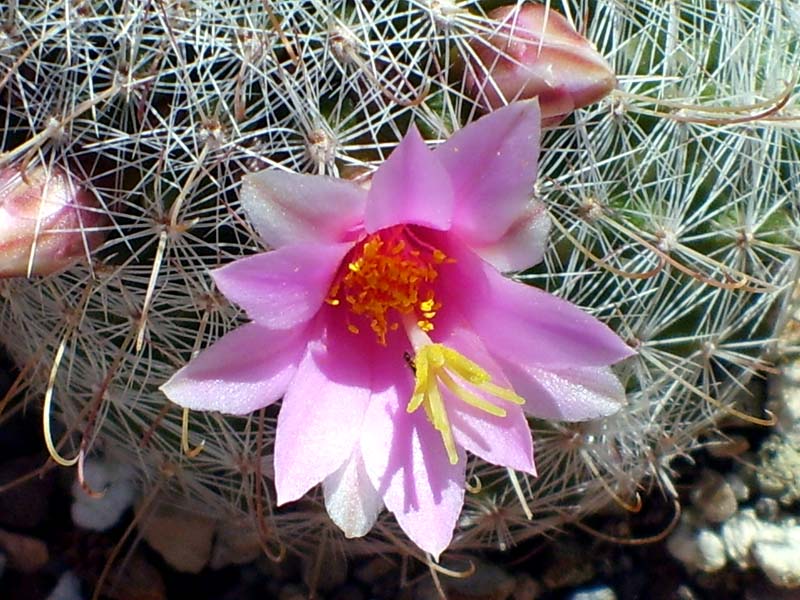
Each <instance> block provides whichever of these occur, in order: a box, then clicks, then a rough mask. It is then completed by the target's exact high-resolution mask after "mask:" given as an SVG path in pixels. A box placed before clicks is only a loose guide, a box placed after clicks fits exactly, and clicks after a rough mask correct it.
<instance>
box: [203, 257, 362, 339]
mask: <svg viewBox="0 0 800 600" xmlns="http://www.w3.org/2000/svg"><path fill="white" fill-rule="evenodd" d="M350 247H351V244H311V243H307V244H295V245H292V246H284V247H283V248H279V249H278V250H274V251H272V252H264V253H261V254H255V255H253V256H248V257H246V258H240V259H239V260H235V261H233V262H232V263H229V264H227V265H225V266H224V267H222V268H220V269H217V270H215V271H213V272H212V273H211V275H212V277H213V278H214V281H215V282H216V284H217V287H218V288H219V289H220V291H221V292H222V293H223V294H224V295H225V297H226V298H227V299H228V300H230V301H232V302H234V303H235V304H238V305H239V306H241V307H242V308H244V309H245V310H246V311H247V314H248V316H249V317H250V318H251V319H253V320H254V321H256V322H258V323H259V324H261V325H263V326H265V327H269V328H272V329H289V328H291V327H296V326H297V325H299V324H301V323H305V322H306V321H308V320H309V319H311V318H312V317H313V316H314V315H315V314H317V311H319V309H320V306H322V304H323V302H324V300H325V297H326V296H327V294H328V291H329V289H330V286H331V282H332V280H333V277H334V276H335V274H336V271H337V269H338V268H339V265H340V263H341V262H342V258H344V255H345V254H346V253H347V251H348V250H349V249H350Z"/></svg>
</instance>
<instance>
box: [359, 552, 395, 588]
mask: <svg viewBox="0 0 800 600" xmlns="http://www.w3.org/2000/svg"><path fill="white" fill-rule="evenodd" d="M395 568H396V565H395V563H394V562H393V561H392V560H390V559H389V558H387V557H385V556H376V557H375V558H373V559H371V560H370V561H368V562H367V563H366V564H363V565H361V566H360V567H358V568H357V569H356V572H355V573H354V575H355V578H356V579H357V580H358V581H360V582H361V583H366V584H373V583H376V582H377V581H378V580H379V579H380V578H381V577H383V576H385V575H387V574H388V573H390V572H391V571H392V570H393V569H395Z"/></svg>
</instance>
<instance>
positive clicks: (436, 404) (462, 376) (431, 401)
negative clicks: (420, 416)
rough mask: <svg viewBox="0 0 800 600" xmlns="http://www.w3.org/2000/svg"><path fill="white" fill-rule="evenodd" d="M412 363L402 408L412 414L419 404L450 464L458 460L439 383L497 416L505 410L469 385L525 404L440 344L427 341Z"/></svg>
mask: <svg viewBox="0 0 800 600" xmlns="http://www.w3.org/2000/svg"><path fill="white" fill-rule="evenodd" d="M413 365H414V371H415V384H414V393H413V394H412V396H411V401H410V402H409V403H408V406H407V407H406V411H407V412H409V413H413V412H414V411H416V410H417V409H418V408H419V407H420V406H422V408H423V409H424V410H425V414H426V415H427V417H428V420H429V421H430V422H431V424H433V427H434V429H436V431H438V432H439V433H440V434H441V436H442V442H444V447H445V450H446V451H447V457H448V459H449V460H450V464H451V465H454V464H456V463H457V462H458V454H457V453H456V444H455V440H454V439H453V430H452V427H451V426H450V419H449V418H448V416H447V410H446V408H445V403H444V400H443V399H442V393H441V390H440V389H439V386H440V384H443V385H444V386H445V387H446V388H447V389H448V390H450V391H451V392H452V393H453V394H454V395H455V396H456V397H457V398H458V399H459V400H461V401H463V402H466V403H467V404H469V405H470V406H474V407H475V408H477V409H480V410H482V411H483V412H486V413H488V414H490V415H495V416H497V417H505V416H506V410H505V409H504V408H502V407H500V406H497V405H496V404H492V403H491V402H489V401H488V400H486V399H485V398H482V397H481V396H479V395H478V394H476V393H475V392H474V391H472V390H471V389H470V387H471V388H474V389H475V390H480V391H482V392H484V393H485V394H487V395H489V396H494V397H495V398H499V399H501V400H506V401H508V402H511V403H513V404H518V405H522V404H524V403H525V400H524V398H521V397H520V396H518V395H517V394H516V393H514V390H511V389H508V388H504V387H500V386H499V385H497V384H494V383H492V377H491V375H489V373H487V372H486V370H484V369H482V368H481V367H480V366H478V365H477V364H476V363H474V362H472V361H471V360H470V359H468V358H467V357H466V356H464V355H463V354H461V353H459V352H457V351H456V350H453V349H452V348H449V347H447V346H445V345H443V344H434V343H428V344H425V345H423V346H421V347H420V348H419V349H418V350H417V354H416V357H415V358H414V363H413ZM465 384H468V385H469V386H470V387H467V386H466V385H465Z"/></svg>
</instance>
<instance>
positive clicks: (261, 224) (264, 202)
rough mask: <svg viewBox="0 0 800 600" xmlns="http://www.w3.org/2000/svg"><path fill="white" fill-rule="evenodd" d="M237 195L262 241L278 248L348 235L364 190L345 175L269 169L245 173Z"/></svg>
mask: <svg viewBox="0 0 800 600" xmlns="http://www.w3.org/2000/svg"><path fill="white" fill-rule="evenodd" d="M239 198H240V200H241V203H242V206H243V207H244V209H245V212H246V213H247V216H248V218H249V219H250V222H251V223H253V225H254V226H255V228H256V230H257V231H258V233H259V234H260V235H261V238H262V239H263V240H264V242H265V243H266V244H267V245H269V246H272V247H273V248H280V247H281V246H285V245H286V244H297V243H301V242H316V243H319V242H330V243H337V242H342V241H345V240H349V239H351V237H352V234H351V231H352V230H353V229H358V228H360V226H361V222H362V220H363V218H364V206H365V204H366V199H367V192H366V190H364V189H363V188H361V187H359V186H358V185H356V184H355V183H352V182H350V181H347V180H344V179H335V178H333V177H324V176H321V175H301V174H298V173H290V172H286V171H279V170H277V169H269V170H265V171H259V172H258V173H251V174H249V175H245V176H244V177H243V178H242V189H241V192H240V193H239Z"/></svg>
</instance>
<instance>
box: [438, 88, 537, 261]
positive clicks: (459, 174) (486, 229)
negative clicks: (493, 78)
mask: <svg viewBox="0 0 800 600" xmlns="http://www.w3.org/2000/svg"><path fill="white" fill-rule="evenodd" d="M539 122H540V115H539V103H538V102H537V101H536V100H535V99H534V100H529V101H527V102H517V103H514V104H511V105H509V106H506V107H504V108H501V109H499V110H496V111H494V112H491V113H489V114H488V115H486V116H485V117H483V118H481V119H478V120H477V121H475V122H473V123H471V124H469V125H467V126H466V127H464V128H463V129H461V130H460V131H457V132H456V133H454V134H453V136H452V137H451V138H450V139H449V140H447V141H446V142H445V143H444V144H442V145H441V146H440V147H439V148H438V149H437V150H436V152H435V154H436V157H437V158H438V159H439V160H440V161H441V163H442V165H443V166H444V168H445V169H446V170H447V173H448V175H449V176H450V180H451V181H452V186H453V192H454V195H455V198H456V206H455V209H454V213H453V230H454V231H455V232H456V233H458V235H459V236H460V237H461V238H462V239H463V240H464V241H465V242H466V243H467V244H468V245H470V246H475V247H484V246H489V245H492V244H495V243H498V242H499V241H500V240H501V239H502V238H503V237H504V236H505V235H506V234H507V233H509V231H510V230H511V229H512V228H513V227H514V226H515V224H517V223H518V221H520V219H522V218H523V217H524V216H525V213H526V212H527V210H528V204H529V202H530V200H531V196H532V195H533V184H534V182H535V181H536V170H537V165H538V158H539V135H540V132H539ZM543 243H544V242H543V240H542V241H541V242H540V243H539V245H540V246H541V245H542V244H543ZM529 252H530V253H531V255H533V254H535V253H537V252H538V253H539V254H540V255H541V249H538V250H537V249H536V246H534V248H533V249H532V250H530V251H529ZM531 264H533V263H527V264H525V265H524V266H526V267H527V266H530V265H531Z"/></svg>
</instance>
